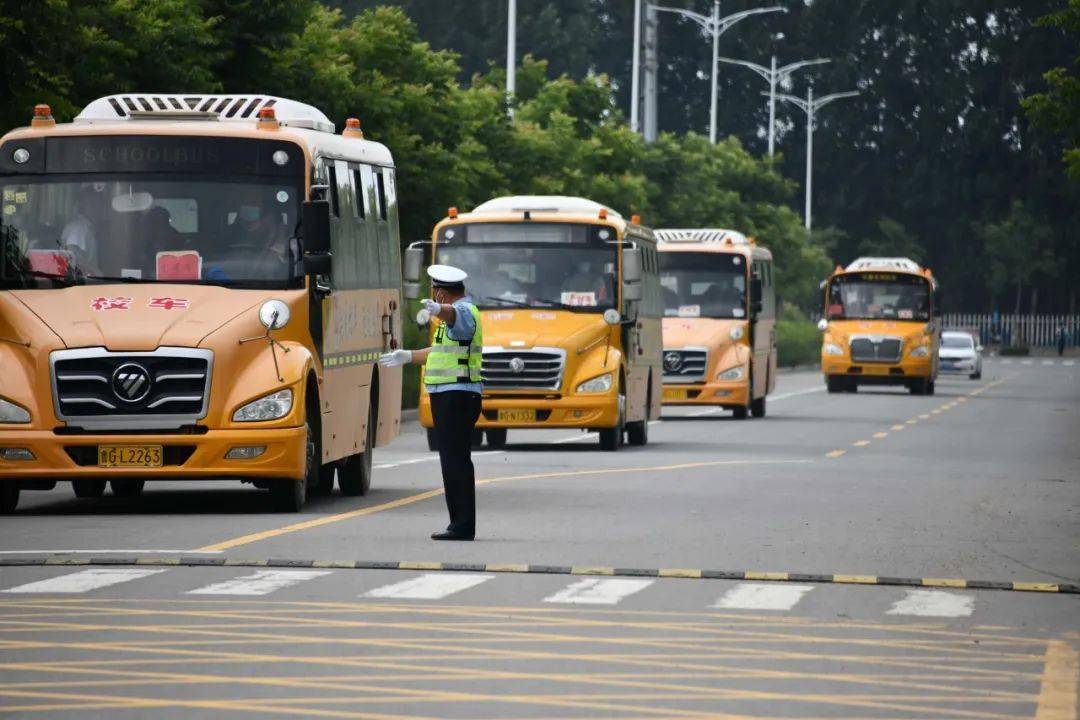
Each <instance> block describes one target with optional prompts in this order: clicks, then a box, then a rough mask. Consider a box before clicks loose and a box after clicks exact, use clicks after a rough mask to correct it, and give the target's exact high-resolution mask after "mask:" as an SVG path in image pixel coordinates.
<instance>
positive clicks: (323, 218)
mask: <svg viewBox="0 0 1080 720" xmlns="http://www.w3.org/2000/svg"><path fill="white" fill-rule="evenodd" d="M300 230H301V234H302V236H303V238H304V252H305V253H313V254H319V253H328V252H330V203H329V202H327V201H326V200H308V201H307V202H305V203H304V205H303V208H302V210H301V217H300Z"/></svg>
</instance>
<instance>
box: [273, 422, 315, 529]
mask: <svg viewBox="0 0 1080 720" xmlns="http://www.w3.org/2000/svg"><path fill="white" fill-rule="evenodd" d="M304 429H305V430H307V442H306V443H305V444H304V447H305V450H304V476H303V477H302V478H301V479H299V480H293V479H292V478H288V479H283V480H275V481H274V482H273V483H272V484H271V485H270V498H271V500H272V501H273V503H274V509H275V510H277V511H278V512H283V513H294V512H300V509H301V508H303V507H304V503H305V502H307V495H308V487H313V486H315V485H316V484H318V482H319V473H320V471H321V470H322V464H321V463H320V462H319V460H320V459H321V457H322V452H321V451H320V449H319V445H320V444H321V443H320V441H319V438H318V437H317V436H316V434H315V431H314V430H313V429H312V427H311V423H310V422H306V423H304Z"/></svg>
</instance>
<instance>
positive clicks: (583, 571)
mask: <svg viewBox="0 0 1080 720" xmlns="http://www.w3.org/2000/svg"><path fill="white" fill-rule="evenodd" d="M70 565H78V566H88V565H89V566H95V565H96V566H128V565H168V566H173V567H290V568H335V569H340V570H412V571H428V572H433V571H434V572H493V573H508V574H518V575H593V576H596V575H599V576H605V577H655V578H671V579H678V580H752V581H764V582H779V583H785V582H794V583H818V584H828V585H886V586H902V587H939V588H951V589H965V590H1004V591H1012V592H1026V593H1041V594H1047V593H1050V594H1059V595H1080V584H1078V583H1048V582H1024V581H991V580H967V579H963V578H933V577H927V578H905V577H894V576H890V575H856V574H845V573H835V574H815V573H797V572H773V571H761V570H709V569H704V568H685V567H680V568H623V567H607V566H593V565H531V564H527V563H460V562H458V563H455V562H418V561H415V560H396V561H387V560H326V559H324V560H307V559H293V558H265V559H242V558H221V557H219V558H201V557H194V556H183V555H181V556H177V557H154V556H146V557H134V556H125V557H80V558H57V557H0V567H28V566H29V567H46V566H48V567H63V566H70Z"/></svg>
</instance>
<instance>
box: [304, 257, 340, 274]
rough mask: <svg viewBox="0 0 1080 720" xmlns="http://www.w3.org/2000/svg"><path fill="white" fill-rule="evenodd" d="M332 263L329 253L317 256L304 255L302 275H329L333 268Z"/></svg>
mask: <svg viewBox="0 0 1080 720" xmlns="http://www.w3.org/2000/svg"><path fill="white" fill-rule="evenodd" d="M333 264H334V261H333V259H332V258H331V256H330V253H319V254H318V255H305V256H304V274H305V275H329V274H330V271H331V269H332V268H333Z"/></svg>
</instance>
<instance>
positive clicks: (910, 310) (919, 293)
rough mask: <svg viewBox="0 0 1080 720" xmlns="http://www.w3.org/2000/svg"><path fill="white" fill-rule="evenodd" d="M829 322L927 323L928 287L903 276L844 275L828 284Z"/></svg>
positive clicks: (890, 274)
mask: <svg viewBox="0 0 1080 720" xmlns="http://www.w3.org/2000/svg"><path fill="white" fill-rule="evenodd" d="M827 311H828V317H829V319H830V320H915V321H927V320H929V319H930V284H929V282H928V281H927V280H926V279H925V278H922V277H918V276H916V275H907V274H904V273H881V272H870V273H847V274H845V275H839V276H837V277H834V278H833V279H832V281H831V282H830V284H829V296H828V301H827Z"/></svg>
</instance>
